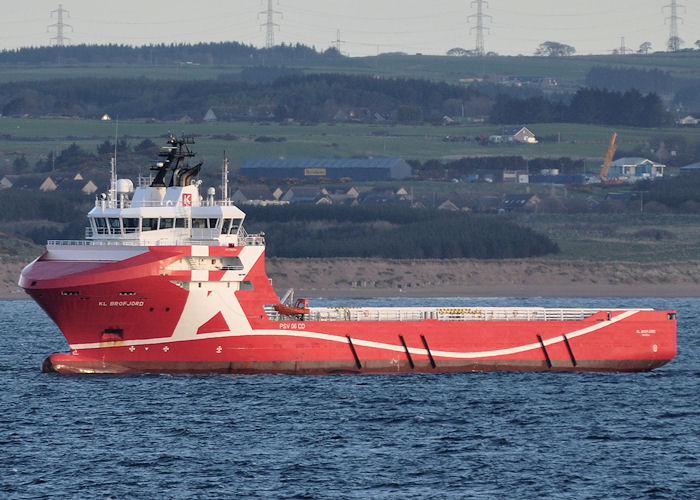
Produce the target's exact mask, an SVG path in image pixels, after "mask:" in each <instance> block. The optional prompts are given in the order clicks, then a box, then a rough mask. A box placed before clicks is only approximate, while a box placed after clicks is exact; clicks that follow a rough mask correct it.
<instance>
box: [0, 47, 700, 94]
mask: <svg viewBox="0 0 700 500" xmlns="http://www.w3.org/2000/svg"><path fill="white" fill-rule="evenodd" d="M699 60H700V52H698V51H689V52H677V53H665V52H663V53H652V54H649V55H640V54H628V55H574V56H571V57H534V56H531V55H527V54H525V55H522V56H485V57H449V56H427V55H388V54H387V55H379V56H373V57H354V58H343V59H338V60H323V61H308V60H303V61H294V60H289V61H285V62H284V63H283V64H282V65H283V66H286V67H289V68H294V69H298V70H301V71H303V72H306V73H353V74H373V75H381V76H385V77H406V78H427V79H430V80H438V81H447V82H451V83H457V82H459V81H460V80H464V79H482V78H486V81H489V79H490V78H492V77H493V75H518V76H527V77H536V76H541V77H550V78H555V79H556V80H557V81H558V82H559V85H560V86H561V87H563V88H565V89H569V90H570V89H572V88H578V87H580V86H582V85H583V84H584V79H585V76H586V74H587V73H588V71H589V70H590V68H591V67H592V66H615V67H628V68H638V69H659V70H662V71H668V72H670V73H671V74H672V76H674V77H676V78H680V79H694V80H698V79H700V64H699ZM259 64H260V62H257V61H252V62H251V61H250V60H245V59H244V60H241V61H240V64H231V65H206V64H182V63H171V64H167V65H119V64H89V65H88V64H75V65H41V66H30V65H21V66H20V65H16V66H15V65H4V66H3V67H2V71H0V83H2V82H13V81H30V80H43V79H48V78H87V77H104V78H125V77H128V78H140V77H145V78H154V79H170V80H204V79H216V78H217V77H219V76H221V75H232V74H237V73H240V71H241V70H242V69H243V68H245V67H249V66H256V65H259ZM486 75H491V77H489V76H486Z"/></svg>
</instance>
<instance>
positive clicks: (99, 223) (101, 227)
mask: <svg viewBox="0 0 700 500" xmlns="http://www.w3.org/2000/svg"><path fill="white" fill-rule="evenodd" d="M94 221H95V228H96V229H97V234H108V233H109V230H108V229H107V219H105V218H104V217H95V219H94Z"/></svg>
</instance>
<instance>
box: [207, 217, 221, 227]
mask: <svg viewBox="0 0 700 500" xmlns="http://www.w3.org/2000/svg"><path fill="white" fill-rule="evenodd" d="M218 223H219V219H209V228H211V229H216V226H217V225H218Z"/></svg>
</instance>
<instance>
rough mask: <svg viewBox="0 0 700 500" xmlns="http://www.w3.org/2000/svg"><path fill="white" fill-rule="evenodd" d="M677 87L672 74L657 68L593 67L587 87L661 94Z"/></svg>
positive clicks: (587, 79)
mask: <svg viewBox="0 0 700 500" xmlns="http://www.w3.org/2000/svg"><path fill="white" fill-rule="evenodd" d="M676 85H677V83H676V82H675V80H674V78H673V77H672V76H671V73H669V72H668V71H661V70H660V69H656V68H653V69H638V68H624V67H611V66H593V67H592V68H591V69H590V70H588V73H587V74H586V86H588V87H590V88H598V89H607V90H613V91H618V92H623V91H625V90H631V89H637V90H639V91H641V92H654V93H657V94H661V93H665V92H670V91H672V90H673V88H674V87H675V86H676Z"/></svg>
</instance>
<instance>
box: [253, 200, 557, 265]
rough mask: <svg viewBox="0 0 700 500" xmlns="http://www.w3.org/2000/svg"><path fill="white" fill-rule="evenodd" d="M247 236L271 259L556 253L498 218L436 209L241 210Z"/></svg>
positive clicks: (551, 246)
mask: <svg viewBox="0 0 700 500" xmlns="http://www.w3.org/2000/svg"><path fill="white" fill-rule="evenodd" d="M246 212H247V218H246V225H247V228H248V231H249V232H250V231H253V232H257V231H264V232H265V233H266V241H267V253H268V255H270V256H275V257H317V258H330V257H380V258H397V259H421V258H431V259H456V258H475V259H507V258H519V257H534V256H540V255H546V254H551V253H557V252H559V247H558V246H557V244H556V243H554V242H553V241H552V240H550V239H549V238H548V237H547V236H545V235H542V234H539V233H536V232H535V231H533V230H531V229H529V228H525V227H521V226H518V225H517V224H514V223H512V222H510V221H508V220H505V219H501V218H498V217H487V216H473V215H470V214H465V213H455V212H445V211H441V210H418V209H405V208H403V209H401V208H394V207H387V208H371V209H370V208H361V207H317V206H295V205H291V206H283V207H247V208H246Z"/></svg>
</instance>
